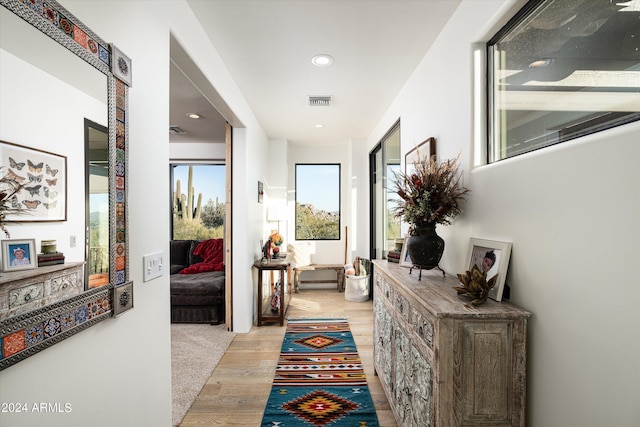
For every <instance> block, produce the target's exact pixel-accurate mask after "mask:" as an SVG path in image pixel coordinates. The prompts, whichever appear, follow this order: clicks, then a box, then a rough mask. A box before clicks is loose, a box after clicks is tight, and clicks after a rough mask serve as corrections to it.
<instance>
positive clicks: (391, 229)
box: [369, 120, 402, 259]
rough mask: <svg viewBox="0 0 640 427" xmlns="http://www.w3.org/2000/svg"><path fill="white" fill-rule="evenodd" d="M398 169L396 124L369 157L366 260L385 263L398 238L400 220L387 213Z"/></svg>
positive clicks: (397, 133) (398, 125)
mask: <svg viewBox="0 0 640 427" xmlns="http://www.w3.org/2000/svg"><path fill="white" fill-rule="evenodd" d="M399 169H400V120H398V121H397V122H396V123H395V124H394V125H393V126H392V127H391V129H389V131H388V132H387V133H386V134H385V135H384V137H383V138H382V139H381V140H380V142H378V144H377V145H376V146H375V147H374V148H373V150H371V152H370V153H369V183H370V187H369V188H370V190H369V191H370V200H371V206H370V214H369V215H370V218H369V223H370V224H371V228H370V230H369V232H370V236H369V242H371V247H370V248H369V256H370V258H371V259H385V258H386V257H387V253H388V251H389V249H392V248H393V247H394V245H395V240H396V239H399V238H401V237H402V236H401V231H400V219H398V218H395V217H394V216H393V215H392V214H391V212H390V206H389V199H393V198H394V197H397V195H396V194H395V193H394V192H393V191H392V189H390V188H389V184H390V179H391V178H393V173H394V171H398V170H399Z"/></svg>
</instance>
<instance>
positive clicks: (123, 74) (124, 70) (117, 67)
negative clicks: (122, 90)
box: [111, 43, 132, 87]
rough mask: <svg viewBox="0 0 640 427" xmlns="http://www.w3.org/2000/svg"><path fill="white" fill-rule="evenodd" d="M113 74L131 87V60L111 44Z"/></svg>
mask: <svg viewBox="0 0 640 427" xmlns="http://www.w3.org/2000/svg"><path fill="white" fill-rule="evenodd" d="M111 72H112V73H113V74H114V75H115V76H116V77H117V78H119V79H120V80H122V81H123V82H125V83H126V84H127V86H129V87H131V83H132V80H131V59H130V58H129V57H128V56H127V55H125V54H124V53H122V52H121V51H120V49H118V48H117V47H116V46H115V45H114V44H113V43H111Z"/></svg>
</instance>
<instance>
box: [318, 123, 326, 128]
mask: <svg viewBox="0 0 640 427" xmlns="http://www.w3.org/2000/svg"><path fill="white" fill-rule="evenodd" d="M316 127H317V128H318V129H320V128H323V127H324V125H321V124H320V123H318V124H317V125H316Z"/></svg>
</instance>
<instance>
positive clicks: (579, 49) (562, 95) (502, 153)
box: [487, 0, 640, 162]
mask: <svg viewBox="0 0 640 427" xmlns="http://www.w3.org/2000/svg"><path fill="white" fill-rule="evenodd" d="M639 23H640V2H638V1H626V2H625V1H620V2H615V1H614V2H609V1H599V0H572V1H566V0H532V1H530V2H529V3H527V5H526V6H525V7H524V8H523V9H522V10H521V11H520V12H519V13H518V14H517V15H516V16H515V17H514V18H513V19H512V20H511V21H509V22H508V23H507V25H506V26H505V27H503V28H502V29H501V30H500V32H499V33H498V34H496V36H495V37H494V38H493V39H492V40H490V41H489V43H488V45H487V64H488V67H487V68H488V70H487V75H488V79H489V81H488V89H489V90H488V102H489V105H488V111H489V115H488V120H489V123H488V126H487V128H488V130H489V135H488V141H489V146H488V154H489V159H488V161H489V162H495V161H498V160H502V159H505V158H508V157H513V156H516V155H519V154H522V153H526V152H529V151H532V150H536V149H538V148H542V147H547V146H550V145H554V144H558V143H561V142H564V141H567V140H570V139H573V138H577V137H580V136H583V135H587V134H590V133H594V132H598V131H601V130H604V129H608V128H612V127H615V126H619V125H622V124H625V123H629V122H632V121H636V120H638V119H640V25H639Z"/></svg>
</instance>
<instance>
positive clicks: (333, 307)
mask: <svg viewBox="0 0 640 427" xmlns="http://www.w3.org/2000/svg"><path fill="white" fill-rule="evenodd" d="M342 316H344V317H347V318H348V319H349V325H350V326H351V332H352V334H353V337H354V339H355V341H356V346H357V347H358V353H359V354H360V358H361V359H362V362H363V365H364V369H365V374H366V376H367V382H368V383H369V390H370V391H371V397H372V398H373V402H374V405H375V407H376V412H377V414H378V421H379V422H380V427H397V424H396V422H395V419H394V418H393V413H392V412H391V409H390V407H389V402H388V401H387V398H386V396H385V394H384V391H383V390H382V386H381V385H380V381H379V379H378V377H377V376H376V375H375V374H374V370H373V303H372V301H367V302H349V301H345V299H344V293H338V292H337V291H336V290H335V289H306V290H305V289H301V290H300V293H298V294H293V298H292V300H291V304H290V306H289V310H288V312H287V317H291V318H304V317H342ZM285 328H286V326H285V327H280V326H278V324H276V323H274V324H273V325H272V324H267V325H265V326H262V327H260V328H258V327H257V326H254V327H253V328H252V329H251V331H250V332H249V333H247V334H237V335H236V336H235V338H234V340H233V342H232V343H231V345H230V346H229V349H228V350H227V352H226V353H225V355H224V356H223V357H222V360H221V361H220V363H219V364H218V366H217V367H216V369H215V370H214V371H213V374H212V375H211V377H210V378H209V380H208V381H207V383H206V384H205V386H204V387H203V389H202V391H201V392H200V394H199V395H198V397H197V399H196V401H195V402H194V404H193V405H192V406H191V408H190V409H189V412H187V415H186V416H185V417H184V419H183V421H182V423H181V424H180V427H193V426H229V427H232V426H242V427H252V426H260V422H261V421H262V413H263V411H264V408H265V406H266V404H267V398H268V397H269V392H270V391H271V383H272V381H273V376H274V374H275V369H276V364H277V361H278V357H279V355H280V347H281V345H282V339H283V337H284V332H285Z"/></svg>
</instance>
